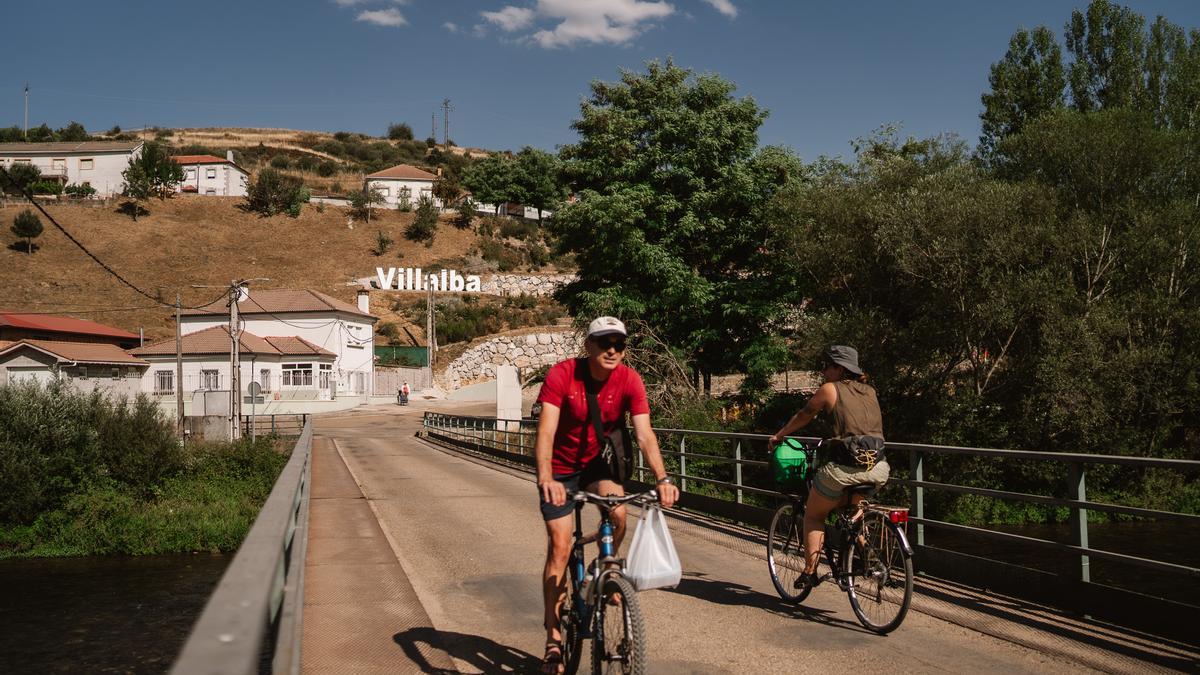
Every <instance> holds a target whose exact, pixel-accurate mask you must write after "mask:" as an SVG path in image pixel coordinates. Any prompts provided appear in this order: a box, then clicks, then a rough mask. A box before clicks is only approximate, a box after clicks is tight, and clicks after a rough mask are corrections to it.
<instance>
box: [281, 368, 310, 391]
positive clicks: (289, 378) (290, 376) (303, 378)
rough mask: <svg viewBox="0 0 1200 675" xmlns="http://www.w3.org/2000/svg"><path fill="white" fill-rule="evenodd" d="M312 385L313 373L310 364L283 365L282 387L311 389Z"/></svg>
mask: <svg viewBox="0 0 1200 675" xmlns="http://www.w3.org/2000/svg"><path fill="white" fill-rule="evenodd" d="M312 383H313V371H312V364H311V363H285V364H283V386H285V387H311V386H312Z"/></svg>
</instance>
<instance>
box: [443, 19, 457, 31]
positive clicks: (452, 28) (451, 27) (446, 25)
mask: <svg viewBox="0 0 1200 675" xmlns="http://www.w3.org/2000/svg"><path fill="white" fill-rule="evenodd" d="M442 28H445V29H446V30H448V31H450V32H451V33H457V32H458V24H456V23H454V22H453V21H447V22H446V23H444V24H442Z"/></svg>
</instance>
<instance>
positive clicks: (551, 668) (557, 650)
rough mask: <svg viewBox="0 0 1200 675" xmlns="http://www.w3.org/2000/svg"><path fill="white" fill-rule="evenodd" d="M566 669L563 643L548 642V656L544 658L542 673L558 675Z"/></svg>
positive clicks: (556, 641)
mask: <svg viewBox="0 0 1200 675" xmlns="http://www.w3.org/2000/svg"><path fill="white" fill-rule="evenodd" d="M565 669H566V665H565V664H564V663H563V646H562V641H560V640H546V655H545V656H543V657H542V672H543V673H546V674H547V675H558V674H559V673H562V672H563V671H564V670H565Z"/></svg>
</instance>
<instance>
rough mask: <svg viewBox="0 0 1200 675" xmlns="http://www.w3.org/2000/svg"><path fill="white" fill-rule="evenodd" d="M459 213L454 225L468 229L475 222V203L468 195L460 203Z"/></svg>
mask: <svg viewBox="0 0 1200 675" xmlns="http://www.w3.org/2000/svg"><path fill="white" fill-rule="evenodd" d="M457 211H458V213H457V215H456V216H455V218H454V226H455V227H457V228H458V229H460V230H466V229H468V228H470V227H471V224H472V223H474V222H475V204H474V202H472V201H471V198H470V197H468V198H466V199H464V200H462V201H461V202H459V203H458V209H457Z"/></svg>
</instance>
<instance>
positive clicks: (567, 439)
mask: <svg viewBox="0 0 1200 675" xmlns="http://www.w3.org/2000/svg"><path fill="white" fill-rule="evenodd" d="M586 369H587V360H586V359H567V360H566V361H561V362H559V363H557V364H555V365H554V367H552V368H551V369H550V370H549V372H547V373H546V381H545V382H543V383H542V392H541V393H540V394H538V399H537V400H538V401H540V402H541V403H549V404H550V405H552V406H554V407H556V408H558V409H559V411H560V412H559V417H558V429H557V430H556V431H555V432H554V455H553V457H552V459H551V464H552V471H553V472H554V474H555V475H562V474H567V473H573V472H575V471H579V470H580V469H582V468H583V467H584V466H585V465H586V464H587V463H588V462H589V461H591V460H592V458H594V457H595V456H596V455H598V454H599V453H600V442H599V439H597V438H596V432H595V431H594V430H593V427H592V422H591V420H590V419H588V408H587V392H586V391H585V390H584V382H583V378H584V376H585V373H586ZM596 400H597V401H598V402H599V404H600V423H601V424H602V425H604V432H605V433H608V432H609V431H612V430H613V429H616V428H617V424H618V423H622V424H623V423H624V420H625V412H626V411H629V414H631V415H649V414H650V403H649V402H648V401H647V400H646V385H645V384H643V383H642V376H641V375H638V374H637V371H635V370H634V369H633V368H630V367H628V366H626V365H625V364H623V363H622V364H620V365H618V366H617V368H616V370H614V371H613V372H612V374H611V375H609V376H608V379H607V380H605V381H604V384H603V385H602V386H601V387H600V391H599V392H598V393H597V394H596Z"/></svg>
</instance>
